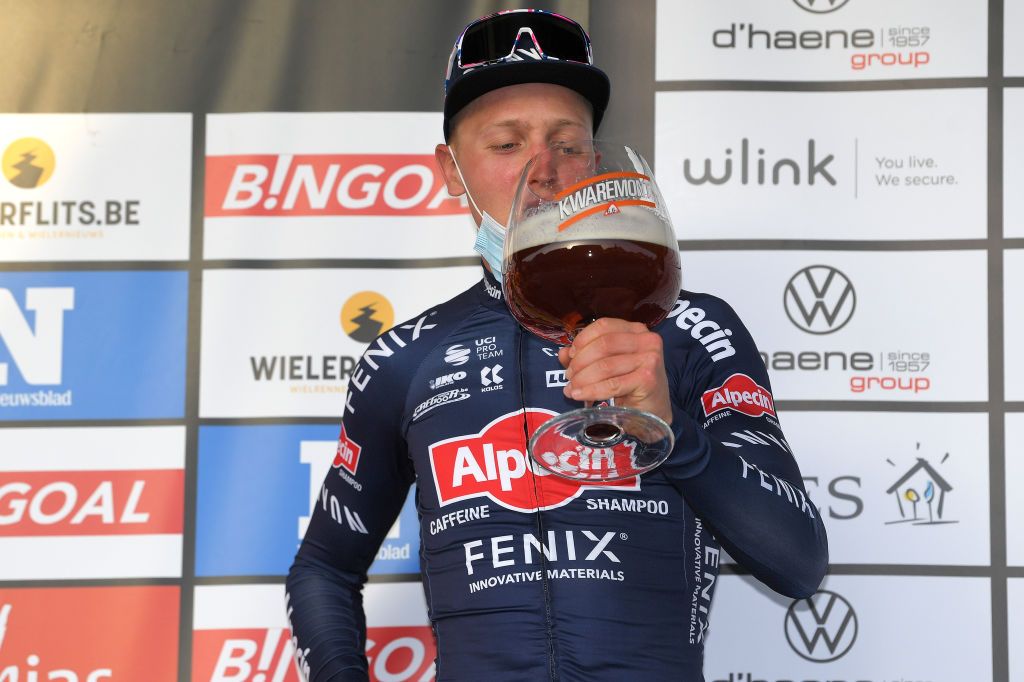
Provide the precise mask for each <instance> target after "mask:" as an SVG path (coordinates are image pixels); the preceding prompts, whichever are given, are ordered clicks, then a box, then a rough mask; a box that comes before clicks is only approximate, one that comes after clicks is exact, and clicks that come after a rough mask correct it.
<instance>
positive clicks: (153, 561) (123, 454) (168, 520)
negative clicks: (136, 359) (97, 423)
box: [0, 426, 185, 580]
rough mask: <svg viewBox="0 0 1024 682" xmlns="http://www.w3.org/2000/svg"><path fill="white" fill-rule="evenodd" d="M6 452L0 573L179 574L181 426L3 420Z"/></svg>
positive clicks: (0, 442) (0, 477) (1, 449)
mask: <svg viewBox="0 0 1024 682" xmlns="http://www.w3.org/2000/svg"><path fill="white" fill-rule="evenodd" d="M0 453H3V457H2V458H0V499H2V500H3V504H2V505H0V508H2V509H3V511H2V512H0V556H3V557H4V560H3V561H2V562H0V578H2V579H8V580H11V579H13V580H41V579H54V578H149V577H154V578H155V577H179V576H180V575H181V548H182V524H183V518H184V502H185V471H184V467H185V427H183V426H134V427H89V428H77V427H73V428H65V429H45V428H24V429H22V428H18V429H0ZM69 557H74V560H73V561H69V560H68V559H69Z"/></svg>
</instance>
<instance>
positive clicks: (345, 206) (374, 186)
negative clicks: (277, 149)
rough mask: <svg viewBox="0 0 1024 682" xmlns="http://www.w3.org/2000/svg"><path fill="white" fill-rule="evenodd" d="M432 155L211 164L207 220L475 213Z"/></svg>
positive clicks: (268, 158)
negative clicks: (458, 195)
mask: <svg viewBox="0 0 1024 682" xmlns="http://www.w3.org/2000/svg"><path fill="white" fill-rule="evenodd" d="M463 202H464V199H458V198H452V197H450V196H449V195H448V190H447V188H446V187H445V184H444V179H443V178H442V177H441V175H440V173H439V172H438V170H437V166H436V164H435V163H434V157H433V156H432V155H429V154H295V155H292V154H281V155H271V154H253V155H239V156H208V157H206V216H207V217H224V216H347V215H358V216H388V215H406V216H427V215H457V214H463V213H469V209H468V208H467V206H466V205H465V204H464V203H463Z"/></svg>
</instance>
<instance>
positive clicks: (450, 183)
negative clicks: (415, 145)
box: [434, 144, 466, 197]
mask: <svg viewBox="0 0 1024 682" xmlns="http://www.w3.org/2000/svg"><path fill="white" fill-rule="evenodd" d="M434 160H435V161H437V167H438V168H440V169H441V175H442V176H444V184H445V185H446V186H447V187H448V194H450V195H452V196H453V197H458V196H462V195H463V194H465V193H466V186H465V185H463V184H462V179H461V178H459V171H458V170H456V168H455V160H454V158H452V153H451V150H450V149H448V145H446V144H439V145H437V146H436V147H434Z"/></svg>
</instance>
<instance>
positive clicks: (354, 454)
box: [331, 423, 363, 476]
mask: <svg viewBox="0 0 1024 682" xmlns="http://www.w3.org/2000/svg"><path fill="white" fill-rule="evenodd" d="M362 451H363V448H362V446H360V445H359V444H358V443H356V442H355V441H354V440H352V439H351V438H349V437H348V433H346V432H345V424H344V423H342V425H341V434H340V435H339V436H338V449H337V450H336V451H335V454H334V461H332V462H331V467H333V468H335V469H337V468H338V467H342V468H344V469H345V471H347V472H349V473H350V474H352V475H353V476H355V475H356V469H357V468H358V467H359V453H360V452H362Z"/></svg>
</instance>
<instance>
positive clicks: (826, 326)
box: [783, 265, 857, 334]
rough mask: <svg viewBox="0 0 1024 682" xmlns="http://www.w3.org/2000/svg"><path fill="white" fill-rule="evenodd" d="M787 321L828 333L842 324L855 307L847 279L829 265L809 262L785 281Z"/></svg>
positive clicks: (851, 287)
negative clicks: (808, 264)
mask: <svg viewBox="0 0 1024 682" xmlns="http://www.w3.org/2000/svg"><path fill="white" fill-rule="evenodd" d="M783 304H784V306H785V308H786V315H787V316H788V317H789V321H790V322H792V323H793V324H795V325H796V326H797V327H800V329H803V330H804V331H805V332H807V333H808V334H831V333H832V332H835V331H839V330H840V329H842V328H843V327H845V326H846V323H847V322H849V321H850V318H851V317H853V311H854V309H855V308H856V307H857V293H856V292H855V291H854V290H853V284H851V283H850V278H849V277H847V276H846V275H844V274H843V273H842V272H840V271H839V270H837V269H835V268H833V267H832V266H830V265H811V266H809V267H806V268H804V269H803V270H801V271H799V272H798V273H796V274H795V275H793V276H792V277H791V278H790V280H789V282H788V283H787V284H786V293H785V294H784V296H783Z"/></svg>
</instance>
